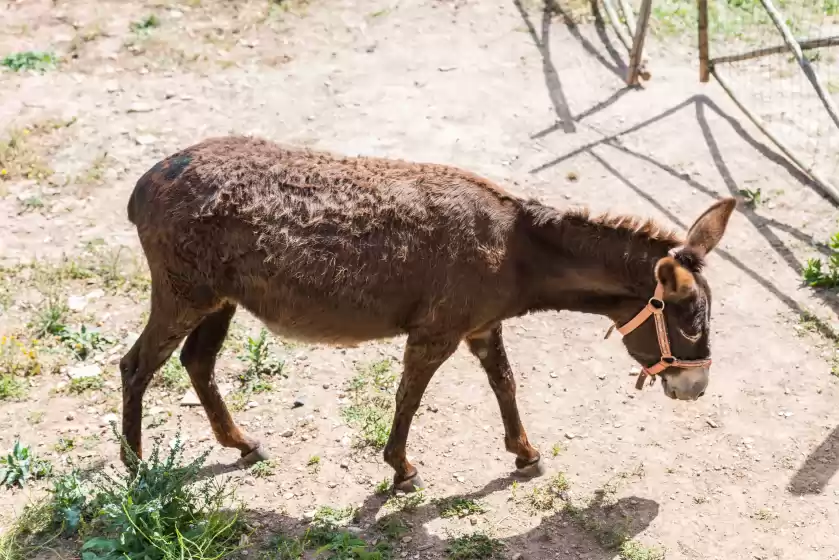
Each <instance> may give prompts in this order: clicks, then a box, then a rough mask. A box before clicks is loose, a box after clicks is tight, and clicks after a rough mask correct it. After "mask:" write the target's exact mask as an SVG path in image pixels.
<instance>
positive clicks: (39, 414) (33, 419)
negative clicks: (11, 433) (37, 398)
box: [27, 410, 45, 425]
mask: <svg viewBox="0 0 839 560" xmlns="http://www.w3.org/2000/svg"><path fill="white" fill-rule="evenodd" d="M44 416H45V414H44V411H43V410H33V411H32V412H31V413H29V418H28V419H27V420H28V421H29V423H30V424H33V425H34V424H40V423H41V422H43V421H44Z"/></svg>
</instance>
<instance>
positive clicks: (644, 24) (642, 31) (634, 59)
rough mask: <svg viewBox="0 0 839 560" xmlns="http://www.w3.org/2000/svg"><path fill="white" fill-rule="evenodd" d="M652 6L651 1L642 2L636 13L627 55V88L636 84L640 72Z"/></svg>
mask: <svg viewBox="0 0 839 560" xmlns="http://www.w3.org/2000/svg"><path fill="white" fill-rule="evenodd" d="M652 4H653V3H652V0H643V2H642V4H641V9H640V10H639V12H638V24H637V25H636V26H635V40H634V41H633V43H632V50H631V51H630V53H629V72H628V75H627V77H626V84H627V85H629V86H634V85H636V84H637V83H638V75H639V74H640V72H641V57H642V56H643V55H644V40H645V39H646V38H647V28H648V27H649V25H650V14H651V13H652Z"/></svg>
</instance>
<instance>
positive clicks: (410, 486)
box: [393, 473, 425, 494]
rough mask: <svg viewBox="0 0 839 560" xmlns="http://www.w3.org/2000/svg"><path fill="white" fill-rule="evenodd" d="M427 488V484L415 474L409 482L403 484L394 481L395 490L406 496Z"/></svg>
mask: <svg viewBox="0 0 839 560" xmlns="http://www.w3.org/2000/svg"><path fill="white" fill-rule="evenodd" d="M424 488H425V483H424V482H423V481H422V479H421V478H420V475H419V473H417V474H415V475H414V476H412V477H411V478H409V479H408V480H403V481H402V482H396V481H393V489H394V490H395V491H399V492H405V493H406V494H410V493H411V492H416V491H417V490H422V489H424Z"/></svg>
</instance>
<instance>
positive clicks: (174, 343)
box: [119, 285, 200, 464]
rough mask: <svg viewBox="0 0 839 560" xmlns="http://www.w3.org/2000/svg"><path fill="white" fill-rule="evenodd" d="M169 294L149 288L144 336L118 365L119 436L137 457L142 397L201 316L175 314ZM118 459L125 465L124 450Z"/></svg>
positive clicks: (139, 440)
mask: <svg viewBox="0 0 839 560" xmlns="http://www.w3.org/2000/svg"><path fill="white" fill-rule="evenodd" d="M168 294H169V292H168V291H166V289H165V288H163V289H161V286H160V285H157V286H155V285H153V286H152V297H151V313H150V315H149V320H148V322H147V323H146V326H145V328H144V329H143V332H142V333H141V334H140V336H139V338H137V341H136V342H135V343H134V345H133V346H132V347H131V350H129V351H128V353H127V354H126V355H125V356H123V358H122V360H120V363H119V369H120V373H121V375H122V435H123V437H124V438H125V442H126V444H127V445H128V447H129V448H130V449H131V451H133V452H134V453H135V454H136V455H137V457H142V438H143V434H142V429H143V428H142V425H141V422H142V416H143V395H145V393H146V389H147V388H148V386H149V382H151V379H152V376H153V375H154V372H156V371H157V370H158V369H160V366H162V365H163V364H164V363H165V362H166V360H168V359H169V356H171V355H172V352H174V350H175V348H177V347H178V344H180V343H181V340H183V338H184V336H186V334H187V333H188V332H189V331H190V330H191V329H192V328H193V327H194V326H195V324H197V323H198V321H199V320H200V315H198V314H195V313H178V312H177V311H176V310H177V306H176V305H174V304H173V300H172V298H170V297H168ZM120 457H122V461H123V462H124V463H126V464H127V461H128V458H127V457H126V453H125V449H121V451H120Z"/></svg>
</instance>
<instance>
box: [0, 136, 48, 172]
mask: <svg viewBox="0 0 839 560" xmlns="http://www.w3.org/2000/svg"><path fill="white" fill-rule="evenodd" d="M32 131H33V129H31V128H23V129H12V130H10V131H9V139H8V140H6V141H0V181H4V180H6V181H13V180H20V179H30V180H36V181H39V182H40V181H44V180H46V179H48V178H49V177H50V176H51V175H52V173H53V172H52V169H50V168H49V166H48V165H47V164H46V163H45V162H44V160H43V159H42V158H41V155H40V154H39V153H38V150H37V149H36V148H35V147H34V146H33V145H32V142H30V134H31V133H32Z"/></svg>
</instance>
